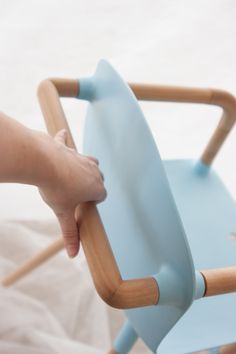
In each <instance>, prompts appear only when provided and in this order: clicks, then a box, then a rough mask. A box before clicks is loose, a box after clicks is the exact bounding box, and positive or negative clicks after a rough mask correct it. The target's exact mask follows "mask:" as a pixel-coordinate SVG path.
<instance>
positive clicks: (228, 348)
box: [218, 343, 236, 354]
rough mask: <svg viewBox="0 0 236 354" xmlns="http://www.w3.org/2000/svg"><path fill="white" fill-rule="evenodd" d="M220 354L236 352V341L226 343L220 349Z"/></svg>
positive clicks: (234, 353) (233, 353)
mask: <svg viewBox="0 0 236 354" xmlns="http://www.w3.org/2000/svg"><path fill="white" fill-rule="evenodd" d="M218 354H236V343H234V344H229V345H224V346H223V347H221V348H220V349H219V351H218Z"/></svg>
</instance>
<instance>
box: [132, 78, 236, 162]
mask: <svg viewBox="0 0 236 354" xmlns="http://www.w3.org/2000/svg"><path fill="white" fill-rule="evenodd" d="M129 85H130V88H131V89H132V91H133V92H134V94H135V96H136V97H137V99H139V100H145V101H169V102H187V103H204V104H210V105H216V106H220V107H221V108H222V109H223V115H222V117H221V120H220V122H219V124H218V126H217V128H216V130H215V132H214V134H213V135H212V137H211V139H210V141H209V143H208V145H207V147H206V148H205V150H204V152H203V154H202V156H201V158H200V159H201V161H202V162H203V163H204V164H206V165H210V164H211V163H212V161H213V159H214V158H215V156H216V154H217V153H218V151H219V149H220V148H221V146H222V144H223V142H224V141H225V139H226V137H227V135H228V134H229V132H230V130H231V129H232V127H233V126H234V123H235V119H236V99H235V97H234V96H233V95H231V94H230V93H229V92H226V91H223V90H216V89H201V88H185V87H170V86H161V85H146V84H133V83H130V84H129Z"/></svg>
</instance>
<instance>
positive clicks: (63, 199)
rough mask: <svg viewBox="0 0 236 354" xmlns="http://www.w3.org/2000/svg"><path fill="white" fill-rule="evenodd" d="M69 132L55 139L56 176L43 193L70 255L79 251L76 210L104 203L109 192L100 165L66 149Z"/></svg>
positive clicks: (62, 132)
mask: <svg viewBox="0 0 236 354" xmlns="http://www.w3.org/2000/svg"><path fill="white" fill-rule="evenodd" d="M66 135H67V133H66V131H65V130H61V131H60V132H58V133H57V135H56V136H55V138H54V142H55V149H54V150H55V151H54V153H53V154H52V156H51V159H52V164H54V169H55V176H53V177H52V178H51V180H49V181H48V185H46V186H43V187H40V188H39V191H40V194H41V196H42V198H43V199H44V201H45V202H46V203H47V204H48V205H49V206H50V207H51V208H52V209H53V211H54V213H55V214H56V216H57V218H58V220H59V222H60V225H61V229H62V233H63V237H64V242H65V247H66V249H67V252H68V255H69V256H70V257H74V256H75V255H76V254H77V253H78V251H79V227H78V222H77V220H76V219H75V208H76V206H77V205H78V204H79V203H82V202H86V201H97V202H100V201H103V200H104V199H105V198H106V190H105V188H104V185H103V175H102V174H101V172H100V170H99V168H98V161H97V160H96V159H95V158H92V157H85V156H82V155H80V154H78V153H77V152H76V151H75V150H73V149H70V148H68V147H67V146H66Z"/></svg>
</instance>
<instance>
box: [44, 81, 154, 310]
mask: <svg viewBox="0 0 236 354" xmlns="http://www.w3.org/2000/svg"><path fill="white" fill-rule="evenodd" d="M78 93H79V83H78V81H77V80H64V79H48V80H44V81H43V82H42V83H41V84H40V86H39V89H38V97H39V102H40V105H41V109H42V112H43V115H44V118H45V122H46V125H47V129H48V132H49V133H50V134H51V135H52V136H54V135H55V134H56V133H57V131H58V130H60V129H64V128H65V129H66V130H67V131H68V132H69V138H68V142H67V144H68V146H70V147H71V148H74V149H76V147H75V143H74V141H73V137H72V134H71V132H70V129H69V126H68V124H67V121H66V118H65V114H64V111H63V108H62V105H61V103H60V99H59V96H63V97H77V96H78ZM76 212H77V213H79V214H80V215H81V218H82V221H81V226H80V239H81V243H82V247H83V249H84V253H85V256H86V258H87V262H88V265H89V268H90V272H91V274H92V278H93V281H94V284H95V287H96V289H97V292H98V293H99V295H100V296H101V298H102V299H103V300H104V301H105V302H106V303H107V304H109V305H110V306H112V307H116V308H123V309H125V308H133V307H142V306H148V305H155V304H157V303H158V298H159V289H158V285H157V283H156V281H155V279H154V278H152V277H150V278H143V279H135V280H123V279H122V278H121V275H120V272H119V269H118V266H117V264H116V260H115V258H114V256H113V253H112V250H111V247H110V244H109V242H108V239H107V236H106V232H105V230H104V227H103V224H102V222H101V219H100V216H99V213H98V211H97V208H96V205H95V203H92V202H90V203H84V204H82V205H80V206H79V207H77V210H76Z"/></svg>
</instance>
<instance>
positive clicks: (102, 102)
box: [78, 61, 195, 351]
mask: <svg viewBox="0 0 236 354" xmlns="http://www.w3.org/2000/svg"><path fill="white" fill-rule="evenodd" d="M78 98H80V99H85V100H88V101H89V106H88V111H87V117H86V123H85V132H84V153H85V154H87V155H93V156H95V157H97V158H98V159H99V161H100V166H101V170H102V171H103V173H104V175H105V185H106V189H107V191H108V197H107V200H106V201H105V202H104V203H102V204H101V205H99V212H100V215H101V217H102V221H103V223H104V226H105V230H106V232H107V235H108V238H109V242H110V244H111V247H112V250H113V253H114V255H115V258H116V261H117V264H118V266H119V269H120V272H121V275H122V277H123V279H130V278H138V277H145V276H150V275H153V276H154V277H155V278H156V279H157V280H158V284H159V285H160V287H161V290H162V291H161V293H160V299H159V303H158V305H157V306H150V307H145V308H136V309H131V310H127V311H126V314H127V316H128V318H129V320H130V322H131V323H132V325H133V327H134V328H135V330H136V331H137V333H138V335H139V336H140V337H141V338H142V339H143V340H144V341H145V342H146V344H147V345H148V346H149V347H150V348H151V349H152V350H153V351H155V350H156V348H157V347H158V345H159V344H160V342H161V340H162V339H163V338H164V337H165V335H166V334H167V333H168V332H169V330H170V329H171V328H172V327H173V326H174V324H175V323H176V322H177V321H178V320H179V318H180V317H181V316H182V315H183V314H184V313H185V311H186V310H187V309H188V307H189V306H190V305H191V303H192V301H193V298H194V293H195V272H194V267H193V262H192V257H191V252H190V250H189V246H188V243H187V240H186V236H185V232H184V229H183V226H182V223H181V220H180V217H179V214H178V211H177V208H176V206H175V203H174V199H173V197H172V194H171V191H170V188H169V185H168V180H167V177H166V175H165V171H164V168H163V165H162V161H161V158H160V155H159V152H158V149H157V146H156V144H155V141H154V139H153V137H152V134H151V132H150V130H149V127H148V125H147V123H146V121H145V118H144V116H143V114H142V112H141V110H140V108H139V105H138V103H137V100H136V98H135V96H134V95H133V93H132V91H131V90H130V88H129V87H128V85H127V84H126V83H124V82H123V80H122V79H121V78H120V76H119V75H118V74H117V73H116V72H115V70H114V69H113V68H112V67H111V66H110V65H109V64H108V63H107V62H105V61H101V62H100V63H99V64H98V67H97V70H96V72H95V74H94V75H93V76H92V77H90V78H85V79H82V80H80V95H79V97H78Z"/></svg>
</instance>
